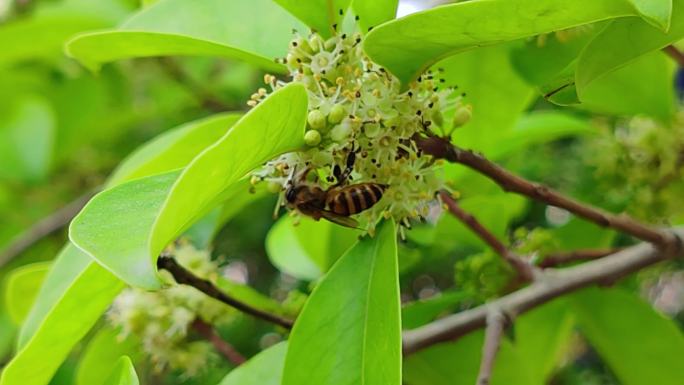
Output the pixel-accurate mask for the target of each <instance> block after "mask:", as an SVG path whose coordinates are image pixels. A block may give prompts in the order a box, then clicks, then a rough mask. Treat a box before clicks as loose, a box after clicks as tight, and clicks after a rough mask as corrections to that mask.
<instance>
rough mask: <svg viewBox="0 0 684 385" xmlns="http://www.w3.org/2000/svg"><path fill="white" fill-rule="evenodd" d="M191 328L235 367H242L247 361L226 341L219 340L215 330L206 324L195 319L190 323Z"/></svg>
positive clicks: (219, 337)
mask: <svg viewBox="0 0 684 385" xmlns="http://www.w3.org/2000/svg"><path fill="white" fill-rule="evenodd" d="M192 328H193V329H195V330H196V331H197V333H199V334H200V335H201V336H202V337H204V338H205V339H206V340H207V341H209V342H211V344H212V345H214V348H215V349H216V350H217V351H218V352H219V353H221V354H222V355H223V356H224V357H226V359H228V361H230V362H232V363H233V364H234V365H235V366H239V365H242V364H243V363H244V362H245V361H247V359H245V357H244V356H243V355H242V354H240V352H238V351H237V350H236V349H235V348H234V347H233V346H232V345H231V344H229V343H228V341H226V340H224V339H223V338H221V336H220V335H219V334H218V333H217V332H216V330H215V329H214V328H213V327H212V326H211V325H209V324H208V323H206V322H204V321H202V320H201V319H199V318H196V319H195V320H194V321H193V322H192Z"/></svg>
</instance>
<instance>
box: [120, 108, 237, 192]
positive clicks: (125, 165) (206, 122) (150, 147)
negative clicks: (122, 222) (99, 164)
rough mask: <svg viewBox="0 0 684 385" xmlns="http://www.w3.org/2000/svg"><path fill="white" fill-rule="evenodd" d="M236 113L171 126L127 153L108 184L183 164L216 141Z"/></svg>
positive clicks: (173, 168) (235, 117) (161, 171)
mask: <svg viewBox="0 0 684 385" xmlns="http://www.w3.org/2000/svg"><path fill="white" fill-rule="evenodd" d="M240 116H241V115H240V114H235V113H226V114H217V115H213V116H210V117H208V118H204V119H199V120H195V121H192V122H189V123H186V124H183V125H182V126H179V127H176V128H172V129H170V130H168V131H166V132H164V133H163V134H161V135H159V136H157V137H156V138H154V139H152V140H151V141H149V142H147V143H146V144H145V145H143V146H141V147H139V148H138V149H137V150H136V151H135V152H133V153H132V154H131V155H129V156H128V157H127V158H126V159H125V160H124V161H123V162H121V164H119V166H118V167H117V168H116V170H114V172H113V173H112V175H111V176H110V177H109V180H108V182H107V183H108V185H110V186H114V185H117V184H121V183H122V182H124V181H128V180H133V179H136V178H139V177H142V176H147V175H154V174H159V173H163V172H166V171H170V170H175V169H178V168H182V167H185V166H186V165H187V164H188V163H190V161H191V160H192V159H193V158H194V157H195V156H197V155H198V154H199V153H200V152H202V150H204V149H205V148H207V147H209V146H210V145H211V144H213V143H214V142H216V141H217V140H219V139H220V138H221V137H222V136H223V135H225V133H226V131H228V129H230V127H232V126H233V124H235V122H237V121H238V119H240Z"/></svg>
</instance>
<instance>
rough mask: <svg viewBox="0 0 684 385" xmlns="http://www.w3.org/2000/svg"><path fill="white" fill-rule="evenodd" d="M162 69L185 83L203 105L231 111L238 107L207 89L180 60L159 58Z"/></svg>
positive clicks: (176, 79) (177, 80)
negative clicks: (188, 71)
mask: <svg viewBox="0 0 684 385" xmlns="http://www.w3.org/2000/svg"><path fill="white" fill-rule="evenodd" d="M158 61H159V64H160V65H161V67H162V69H164V71H165V72H166V73H167V74H168V75H169V76H170V77H171V78H172V79H173V80H175V81H176V82H177V83H178V84H181V85H183V86H184V87H185V88H187V89H188V91H190V92H191V93H192V94H193V95H195V97H196V98H197V99H198V100H199V101H200V103H201V104H202V106H203V107H205V108H207V109H209V110H211V111H214V112H222V111H230V110H234V109H236V106H234V105H231V104H229V103H226V102H224V101H223V100H221V98H219V97H218V96H217V95H216V94H214V93H213V92H212V91H211V90H209V89H207V88H206V87H204V85H202V84H201V83H200V82H198V81H196V80H195V79H194V78H193V77H192V76H190V75H189V74H188V73H187V72H186V71H185V70H184V69H183V67H182V66H181V65H180V64H178V62H177V61H176V60H175V59H173V58H169V57H161V58H159V59H158Z"/></svg>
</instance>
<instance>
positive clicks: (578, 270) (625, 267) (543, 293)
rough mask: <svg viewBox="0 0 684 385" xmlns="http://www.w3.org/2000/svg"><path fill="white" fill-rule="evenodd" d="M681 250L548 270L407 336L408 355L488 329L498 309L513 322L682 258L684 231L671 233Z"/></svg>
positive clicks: (631, 251) (635, 250) (648, 249)
mask: <svg viewBox="0 0 684 385" xmlns="http://www.w3.org/2000/svg"><path fill="white" fill-rule="evenodd" d="M671 234H672V236H673V238H674V239H676V240H677V243H676V244H677V247H675V248H670V249H667V250H663V249H660V248H657V247H656V246H654V245H652V244H649V243H640V244H638V245H636V246H632V247H630V248H627V249H624V250H622V251H619V252H617V253H615V254H612V255H609V256H607V257H604V258H601V259H597V260H595V261H591V262H587V263H583V264H581V265H577V266H573V267H569V268H566V269H558V270H556V269H547V270H543V271H542V272H541V276H540V277H539V278H538V279H537V280H536V281H535V282H534V283H532V284H531V285H529V286H527V287H525V288H523V289H520V290H518V291H516V292H513V293H511V294H508V295H506V296H504V297H501V298H499V299H497V300H494V301H492V302H490V303H489V304H487V305H483V306H479V307H476V308H473V309H470V310H466V311H463V312H460V313H456V314H454V315H451V316H448V317H445V318H442V319H439V320H437V321H434V322H432V323H429V324H427V325H424V326H421V327H420V328H417V329H413V330H409V331H405V332H404V333H403V344H404V346H403V349H404V354H405V355H408V354H411V353H415V352H416V351H418V350H420V349H423V348H426V347H428V346H431V345H434V344H437V343H440V342H446V341H450V340H453V339H456V338H458V337H460V336H463V335H465V334H467V333H469V332H471V331H474V330H477V329H479V328H482V327H484V326H485V325H486V322H487V314H488V311H489V310H488V309H490V308H491V307H496V308H498V309H501V311H502V312H503V313H504V314H506V315H507V316H508V317H509V318H510V319H511V321H512V320H513V319H514V318H515V317H517V316H519V315H520V314H522V313H525V312H526V311H529V310H531V309H533V308H535V307H537V306H539V305H542V304H544V303H546V302H548V301H550V300H552V299H554V298H556V297H559V296H561V295H564V294H567V293H570V292H573V291H576V290H578V289H580V288H583V287H587V286H592V285H597V284H603V283H606V282H614V281H615V280H617V279H619V278H621V277H624V276H625V275H627V274H630V273H633V272H635V271H637V270H640V269H643V268H644V267H647V266H650V265H653V264H655V263H657V262H660V261H663V260H665V259H668V258H672V257H675V256H682V254H683V251H684V250H683V248H682V241H681V239H682V238H684V230H682V229H678V230H675V231H672V232H671Z"/></svg>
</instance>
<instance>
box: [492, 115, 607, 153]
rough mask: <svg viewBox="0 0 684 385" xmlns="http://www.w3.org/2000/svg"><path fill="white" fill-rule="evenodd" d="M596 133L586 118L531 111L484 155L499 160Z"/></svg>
mask: <svg viewBox="0 0 684 385" xmlns="http://www.w3.org/2000/svg"><path fill="white" fill-rule="evenodd" d="M595 132H596V129H595V128H594V127H593V126H592V125H591V124H590V123H589V122H588V121H586V120H585V119H580V118H578V117H575V116H573V115H570V114H567V113H564V112H560V111H553V110H550V111H533V112H531V113H529V114H526V115H523V116H522V117H520V119H518V122H517V123H516V124H515V127H514V128H513V129H512V130H510V131H508V132H506V133H504V134H503V135H502V137H501V138H500V140H499V143H498V144H497V146H496V147H493V148H492V149H491V150H490V151H489V152H487V156H488V157H489V158H491V159H492V160H497V159H502V158H504V157H506V156H508V155H511V154H515V153H516V152H518V151H522V150H524V149H526V148H528V147H530V146H534V145H538V144H543V143H548V142H551V141H554V140H558V139H560V138H564V137H571V136H578V135H587V134H591V133H595Z"/></svg>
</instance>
